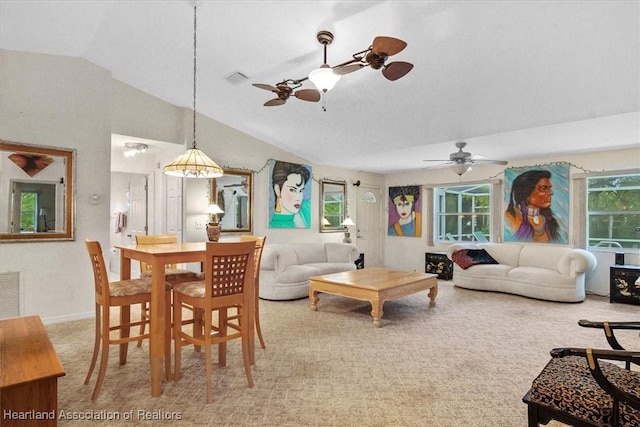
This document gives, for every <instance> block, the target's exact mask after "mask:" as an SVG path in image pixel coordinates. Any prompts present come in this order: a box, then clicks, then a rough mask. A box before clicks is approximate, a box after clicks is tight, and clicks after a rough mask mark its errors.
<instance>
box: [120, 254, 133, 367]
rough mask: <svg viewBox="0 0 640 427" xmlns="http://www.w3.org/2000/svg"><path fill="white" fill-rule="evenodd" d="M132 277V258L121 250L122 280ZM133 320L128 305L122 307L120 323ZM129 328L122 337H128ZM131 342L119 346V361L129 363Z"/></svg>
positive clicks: (122, 331)
mask: <svg viewBox="0 0 640 427" xmlns="http://www.w3.org/2000/svg"><path fill="white" fill-rule="evenodd" d="M130 278H131V259H129V258H125V257H124V253H123V252H122V251H120V280H129V279H130ZM130 322H131V314H130V310H129V308H128V307H120V324H121V325H124V324H125V323H130ZM128 336H129V328H123V329H122V330H121V331H120V337H121V338H122V337H128ZM128 346H129V343H123V344H120V346H119V348H120V349H119V359H120V360H119V363H120V364H121V365H124V364H125V363H127V350H128Z"/></svg>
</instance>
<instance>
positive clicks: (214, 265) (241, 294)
mask: <svg viewBox="0 0 640 427" xmlns="http://www.w3.org/2000/svg"><path fill="white" fill-rule="evenodd" d="M204 265H205V270H204V276H205V304H206V305H209V308H210V307H211V306H213V304H212V299H220V301H219V302H217V303H216V304H215V305H218V304H221V305H227V306H231V305H233V304H250V303H251V300H248V299H247V297H248V295H249V292H246V290H247V289H249V288H252V289H253V286H252V284H253V282H254V268H255V242H233V243H216V242H208V243H207V249H206V258H205V263H204ZM251 295H252V294H251ZM210 304H211V305H210ZM205 308H207V307H205Z"/></svg>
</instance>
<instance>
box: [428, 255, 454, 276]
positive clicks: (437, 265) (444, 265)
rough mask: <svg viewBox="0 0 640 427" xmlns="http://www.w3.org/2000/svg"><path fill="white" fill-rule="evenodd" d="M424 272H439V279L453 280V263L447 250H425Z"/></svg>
mask: <svg viewBox="0 0 640 427" xmlns="http://www.w3.org/2000/svg"><path fill="white" fill-rule="evenodd" d="M424 272H425V273H432V274H437V275H438V279H442V280H451V279H452V278H453V263H452V262H451V260H450V259H449V258H447V254H446V253H445V252H425V254H424Z"/></svg>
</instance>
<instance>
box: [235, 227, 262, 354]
mask: <svg viewBox="0 0 640 427" xmlns="http://www.w3.org/2000/svg"><path fill="white" fill-rule="evenodd" d="M266 240H267V236H252V235H242V236H240V241H241V242H256V249H255V253H254V254H255V269H254V275H253V276H254V291H255V298H256V302H255V314H254V316H253V317H254V319H255V324H256V333H257V334H258V339H259V340H260V346H261V347H262V348H266V346H265V344H264V338H262V329H261V328H260V304H259V303H260V298H259V294H260V261H261V260H262V249H263V248H264V244H265V242H266Z"/></svg>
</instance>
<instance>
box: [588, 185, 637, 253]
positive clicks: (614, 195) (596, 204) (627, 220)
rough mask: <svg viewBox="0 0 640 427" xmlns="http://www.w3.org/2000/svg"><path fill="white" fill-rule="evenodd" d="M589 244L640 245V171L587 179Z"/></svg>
mask: <svg viewBox="0 0 640 427" xmlns="http://www.w3.org/2000/svg"><path fill="white" fill-rule="evenodd" d="M587 245H588V246H589V247H613V248H638V247H640V174H628V175H610V176H596V177H590V178H587Z"/></svg>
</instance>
